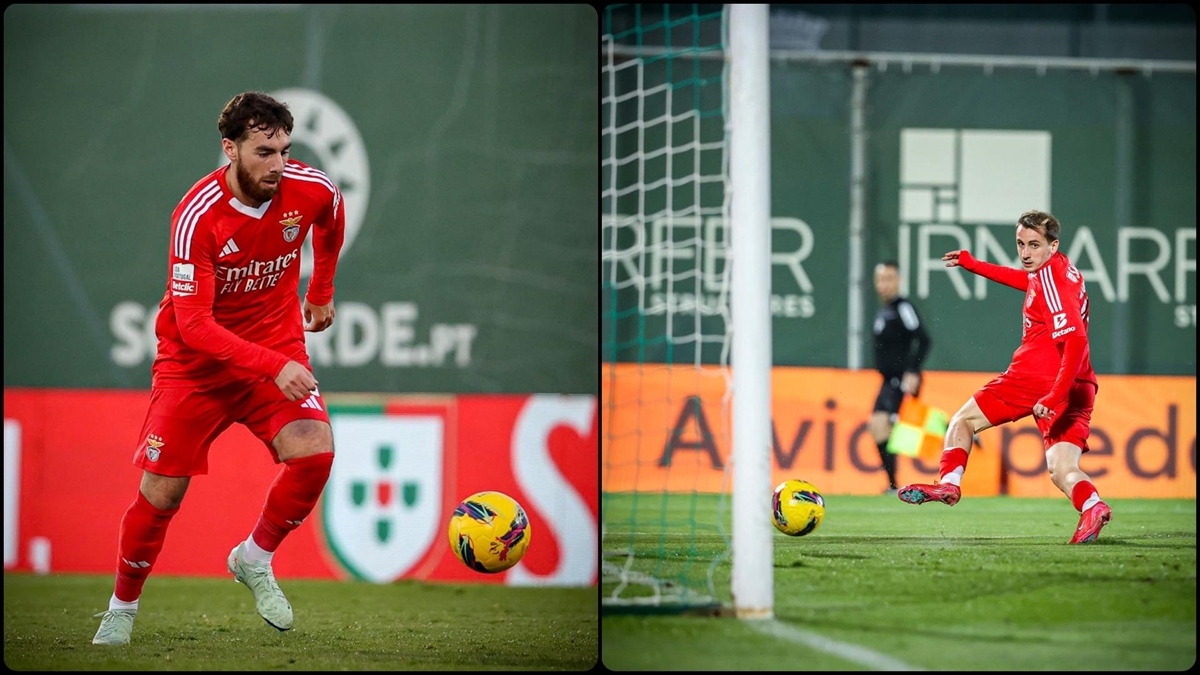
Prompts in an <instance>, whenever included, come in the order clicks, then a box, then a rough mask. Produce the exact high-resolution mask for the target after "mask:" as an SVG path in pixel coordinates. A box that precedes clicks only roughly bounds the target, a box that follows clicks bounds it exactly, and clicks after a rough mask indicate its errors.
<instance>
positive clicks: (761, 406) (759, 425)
mask: <svg viewBox="0 0 1200 675" xmlns="http://www.w3.org/2000/svg"><path fill="white" fill-rule="evenodd" d="M767 22H768V7H767V5H731V6H730V7H729V90H730V91H729V191H730V229H729V237H730V248H731V262H730V264H731V265H732V281H731V283H730V289H729V290H730V296H731V304H730V311H731V314H732V324H733V327H732V332H733V336H732V345H731V346H732V366H733V601H734V611H735V612H736V614H737V616H738V618H742V619H769V618H772V617H773V616H774V609H773V607H774V601H773V600H774V595H773V588H774V568H773V566H772V562H773V557H774V556H773V552H772V529H771V509H770V501H769V499H768V495H770V494H771V310H770V300H771V117H770V111H771V107H770V85H771V81H770V69H769V67H770V61H769V58H768V53H767V49H768V46H769V45H768V37H769V31H768V28H767V25H768V23H767Z"/></svg>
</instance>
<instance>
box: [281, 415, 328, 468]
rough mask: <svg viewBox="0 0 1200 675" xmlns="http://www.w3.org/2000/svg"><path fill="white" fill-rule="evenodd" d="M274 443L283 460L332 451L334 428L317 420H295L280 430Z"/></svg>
mask: <svg viewBox="0 0 1200 675" xmlns="http://www.w3.org/2000/svg"><path fill="white" fill-rule="evenodd" d="M274 445H275V449H276V451H277V452H278V453H279V459H280V460H283V461H286V460H289V459H298V458H300V457H311V456H313V455H319V454H322V453H332V452H333V430H332V429H331V428H330V427H329V425H328V424H326V423H324V422H320V421H317V420H295V421H293V422H289V423H288V424H287V425H285V426H284V427H283V429H281V430H280V431H279V434H278V435H276V436H275V443H274Z"/></svg>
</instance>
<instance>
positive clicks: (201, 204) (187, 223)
mask: <svg viewBox="0 0 1200 675" xmlns="http://www.w3.org/2000/svg"><path fill="white" fill-rule="evenodd" d="M220 193H221V186H220V185H219V184H218V183H217V181H215V180H214V181H213V182H211V183H209V184H208V185H205V186H204V188H203V189H201V190H200V191H199V192H197V193H196V195H195V196H194V197H192V201H190V202H188V205H187V207H185V208H184V209H183V211H182V212H181V213H180V214H179V223H178V224H177V225H176V227H175V238H174V242H173V243H174V245H175V248H174V250H175V257H176V258H182V259H184V260H187V258H188V255H190V253H191V248H192V234H193V232H194V231H195V223H196V219H198V218H199V217H200V215H201V214H203V213H204V212H205V211H207V210H208V207H210V206H212V204H213V202H215V201H216V197H217V196H218V195H220Z"/></svg>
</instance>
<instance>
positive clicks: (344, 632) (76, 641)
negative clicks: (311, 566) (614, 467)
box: [4, 573, 599, 671]
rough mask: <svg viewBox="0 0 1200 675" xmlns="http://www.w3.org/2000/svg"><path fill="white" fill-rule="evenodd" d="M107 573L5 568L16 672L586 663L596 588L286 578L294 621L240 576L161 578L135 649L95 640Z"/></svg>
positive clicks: (153, 585)
mask: <svg viewBox="0 0 1200 675" xmlns="http://www.w3.org/2000/svg"><path fill="white" fill-rule="evenodd" d="M112 586H113V577H112V575H103V576H101V575H66V574H50V575H46V576H38V575H33V574H11V573H6V574H5V575H4V663H5V665H7V666H8V667H9V668H10V669H13V670H117V671H122V670H303V671H325V670H471V671H494V670H518V671H519V670H587V669H589V668H591V667H593V666H594V665H595V664H596V662H597V660H598V655H599V641H598V637H597V632H598V628H597V626H598V623H599V616H598V613H599V610H598V603H597V589H596V587H594V586H593V587H590V588H546V587H539V588H531V587H509V586H500V585H492V584H479V585H461V584H424V583H419V582H413V581H401V582H396V583H393V584H386V585H377V584H368V583H349V582H338V581H299V580H289V579H283V580H281V581H280V586H281V587H282V588H283V590H284V592H285V593H287V596H288V600H289V601H291V603H292V607H293V608H294V610H295V615H296V623H295V626H294V627H293V628H292V630H290V631H287V632H284V633H281V632H279V631H277V630H275V629H274V628H271V627H270V626H268V625H267V624H266V622H264V621H263V620H262V618H261V617H259V616H258V615H257V614H256V613H255V611H254V599H253V596H252V595H251V594H250V592H249V591H248V590H247V589H246V588H245V587H244V586H242V585H241V584H237V583H235V582H234V581H233V580H232V578H230V579H220V578H204V579H200V578H184V577H168V576H154V575H152V576H151V577H150V579H149V580H148V581H147V582H146V587H145V589H144V592H143V594H142V598H141V605H140V607H139V608H138V616H137V621H136V622H135V623H134V627H133V638H132V641H131V642H130V644H128V645H122V646H116V647H113V646H108V647H104V646H99V645H93V644H92V637H93V636H94V635H95V633H96V629H97V628H98V627H99V625H100V619H99V618H93V617H92V615H93V614H95V613H96V612H101V611H104V610H105V609H108V599H109V596H111V595H112Z"/></svg>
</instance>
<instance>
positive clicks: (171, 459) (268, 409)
mask: <svg viewBox="0 0 1200 675" xmlns="http://www.w3.org/2000/svg"><path fill="white" fill-rule="evenodd" d="M295 420H320V421H321V422H324V423H326V424H329V413H328V412H327V411H326V410H325V401H324V399H322V398H321V396H320V393H319V392H314V393H313V394H312V395H311V396H309V397H308V398H304V399H300V400H299V401H289V400H287V397H286V396H284V395H283V392H282V391H280V390H279V387H277V386H275V383H274V382H273V381H270V380H263V381H260V382H257V383H253V384H247V383H246V382H245V381H241V382H238V383H236V384H228V385H222V386H220V387H217V388H214V389H208V390H204V391H197V390H195V389H192V388H189V387H155V388H154V389H152V390H151V392H150V410H149V411H147V413H146V422H145V424H144V425H143V426H142V433H141V435H140V436H139V438H138V448H137V450H136V451H134V453H133V463H134V464H136V465H137V466H139V467H141V468H143V469H145V470H146V471H149V472H150V473H156V474H159V475H163V476H201V475H204V474H206V473H208V447H209V446H210V445H211V444H212V442H213V441H214V440H216V438H217V436H220V435H221V432H223V431H225V430H226V429H228V428H229V426H230V425H232V424H233V423H234V422H240V423H241V424H244V425H246V427H247V428H248V429H250V431H251V433H253V434H254V435H255V436H257V437H258V439H259V440H260V441H262V442H263V445H266V446H267V450H269V451H270V453H271V459H273V460H274V461H275V463H276V464H278V463H279V454H278V453H277V452H276V451H275V448H274V447H273V446H272V445H271V441H273V440H275V436H276V435H277V434H278V433H279V430H280V429H282V428H283V427H284V425H286V424H287V423H289V422H292V421H295Z"/></svg>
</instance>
